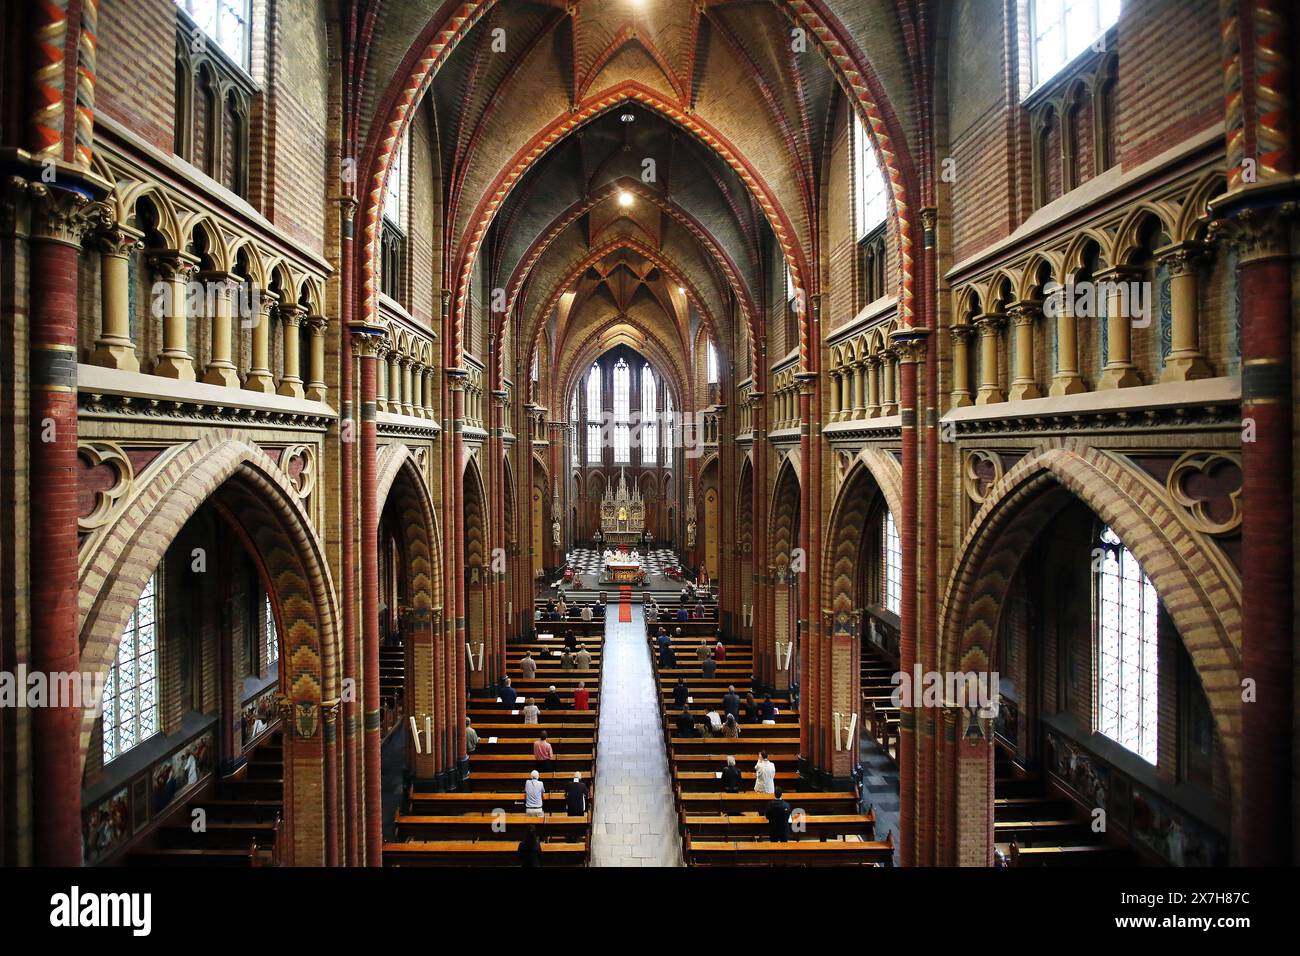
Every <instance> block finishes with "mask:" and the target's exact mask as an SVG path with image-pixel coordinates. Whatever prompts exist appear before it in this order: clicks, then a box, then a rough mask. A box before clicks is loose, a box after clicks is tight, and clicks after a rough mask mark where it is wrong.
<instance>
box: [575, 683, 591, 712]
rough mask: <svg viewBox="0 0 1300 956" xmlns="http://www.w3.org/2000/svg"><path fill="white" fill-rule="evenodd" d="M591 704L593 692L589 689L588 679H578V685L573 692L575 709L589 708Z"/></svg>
mask: <svg viewBox="0 0 1300 956" xmlns="http://www.w3.org/2000/svg"><path fill="white" fill-rule="evenodd" d="M590 706H591V692H590V691H588V690H587V683H586V681H578V687H577V689H576V690H574V692H573V709H574V710H587V709H588V708H589V707H590Z"/></svg>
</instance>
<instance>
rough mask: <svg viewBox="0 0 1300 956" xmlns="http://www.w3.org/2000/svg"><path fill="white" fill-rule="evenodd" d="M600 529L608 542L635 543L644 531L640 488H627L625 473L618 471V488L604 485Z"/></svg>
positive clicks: (643, 502)
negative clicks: (630, 489) (629, 489)
mask: <svg viewBox="0 0 1300 956" xmlns="http://www.w3.org/2000/svg"><path fill="white" fill-rule="evenodd" d="M600 530H601V531H602V532H603V533H604V535H605V541H606V542H607V543H609V544H636V543H637V542H638V541H640V540H641V533H642V532H643V531H645V501H644V500H642V498H641V489H640V488H637V487H635V486H634V487H633V489H632V491H631V492H630V493H629V492H628V490H627V475H626V474H625V473H624V471H623V469H621V468H620V469H619V471H618V489H617V490H615V489H614V488H612V487H606V489H605V497H604V498H603V499H602V500H601V502H600Z"/></svg>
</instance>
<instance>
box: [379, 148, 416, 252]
mask: <svg viewBox="0 0 1300 956" xmlns="http://www.w3.org/2000/svg"><path fill="white" fill-rule="evenodd" d="M409 148H410V140H409V139H408V138H407V137H405V136H403V137H402V142H401V145H400V146H398V147H397V150H396V151H395V152H394V153H393V162H392V165H391V166H390V167H389V170H388V183H387V184H386V186H385V187H384V218H385V219H387V220H388V221H389V222H391V223H392V224H393V225H395V226H397V227H398V228H399V229H400V228H405V226H406V155H407V151H408V149H409Z"/></svg>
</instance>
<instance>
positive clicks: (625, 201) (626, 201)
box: [618, 189, 632, 209]
mask: <svg viewBox="0 0 1300 956" xmlns="http://www.w3.org/2000/svg"><path fill="white" fill-rule="evenodd" d="M618 204H619V205H620V206H622V207H623V208H624V209H626V208H627V207H628V206H630V205H632V194H631V193H630V192H628V191H627V190H626V189H620V190H619V191H618Z"/></svg>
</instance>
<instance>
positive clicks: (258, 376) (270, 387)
mask: <svg viewBox="0 0 1300 956" xmlns="http://www.w3.org/2000/svg"><path fill="white" fill-rule="evenodd" d="M244 388H246V389H247V390H248V391H250V392H261V393H262V394H263V395H272V394H274V393H275V382H274V381H273V380H272V379H271V373H270V372H266V371H261V372H259V371H256V370H254V371H252V372H249V373H248V378H246V379H244Z"/></svg>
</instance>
